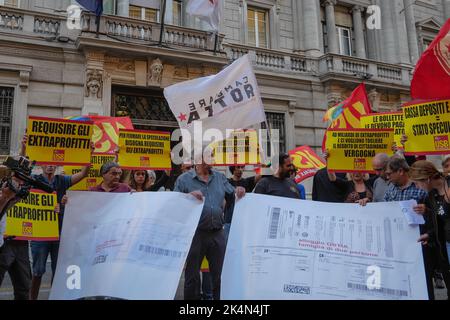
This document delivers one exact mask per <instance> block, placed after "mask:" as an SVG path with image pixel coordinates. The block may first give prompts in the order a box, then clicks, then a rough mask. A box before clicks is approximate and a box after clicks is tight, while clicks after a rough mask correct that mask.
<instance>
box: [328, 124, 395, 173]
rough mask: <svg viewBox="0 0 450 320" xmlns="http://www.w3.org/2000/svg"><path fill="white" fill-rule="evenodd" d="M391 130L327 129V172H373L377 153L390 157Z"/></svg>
mask: <svg viewBox="0 0 450 320" xmlns="http://www.w3.org/2000/svg"><path fill="white" fill-rule="evenodd" d="M393 143H394V130H393V129H331V130H330V129H329V130H328V131H327V141H326V149H327V150H328V153H329V158H328V163H327V166H328V170H330V171H333V172H374V171H373V168H372V158H373V157H374V156H375V155H376V154H377V153H386V154H388V155H392V154H393V151H392V145H393Z"/></svg>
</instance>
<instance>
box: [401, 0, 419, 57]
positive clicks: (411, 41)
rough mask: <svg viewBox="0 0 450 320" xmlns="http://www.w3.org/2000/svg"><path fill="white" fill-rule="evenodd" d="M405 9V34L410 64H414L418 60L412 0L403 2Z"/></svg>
mask: <svg viewBox="0 0 450 320" xmlns="http://www.w3.org/2000/svg"><path fill="white" fill-rule="evenodd" d="M403 5H404V8H405V20H406V34H407V37H408V47H409V56H410V59H411V63H412V64H415V63H416V62H417V59H419V47H418V44H417V31H416V21H415V18H414V6H413V0H403Z"/></svg>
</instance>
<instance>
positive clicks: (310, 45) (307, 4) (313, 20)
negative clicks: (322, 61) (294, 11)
mask: <svg viewBox="0 0 450 320" xmlns="http://www.w3.org/2000/svg"><path fill="white" fill-rule="evenodd" d="M302 4H303V8H299V9H301V10H302V14H303V19H302V21H303V28H302V29H303V39H304V49H305V51H306V52H307V53H309V54H310V55H312V56H320V55H321V52H320V37H321V33H320V32H319V25H318V24H317V21H320V11H319V10H318V7H317V3H316V1H315V0H303V1H302ZM299 5H300V4H299ZM299 17H300V15H299ZM333 18H334V15H333Z"/></svg>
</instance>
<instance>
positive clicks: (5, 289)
mask: <svg viewBox="0 0 450 320" xmlns="http://www.w3.org/2000/svg"><path fill="white" fill-rule="evenodd" d="M50 270H51V268H50V262H47V272H46V273H45V275H44V277H43V279H42V285H41V290H40V292H39V300H47V299H48V296H49V295H50V281H51V271H50ZM183 285H184V276H182V277H181V279H180V283H179V285H178V289H177V293H176V296H175V300H182V299H183ZM435 294H436V299H437V300H445V299H446V290H445V289H435ZM12 299H14V295H13V289H12V285H11V280H10V279H9V276H6V277H5V280H4V283H3V284H2V286H1V288H0V300H12Z"/></svg>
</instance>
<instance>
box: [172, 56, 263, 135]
mask: <svg viewBox="0 0 450 320" xmlns="http://www.w3.org/2000/svg"><path fill="white" fill-rule="evenodd" d="M164 96H165V97H166V100H167V102H168V104H169V107H170V109H171V110H172V112H173V114H174V115H175V117H176V118H177V121H178V124H179V126H180V128H181V129H186V130H187V131H188V132H189V133H190V135H191V137H192V136H194V124H195V123H198V122H200V123H201V125H202V126H201V128H202V130H203V132H205V131H206V130H208V129H216V130H219V131H220V132H222V134H223V137H225V138H226V137H227V130H232V129H246V128H249V127H251V126H252V125H255V124H258V125H259V124H260V123H261V122H265V121H266V116H265V113H264V107H263V104H262V101H261V96H260V92H259V89H258V85H257V81H256V77H255V74H254V73H253V69H252V67H251V64H250V60H249V59H248V56H247V55H245V56H243V57H241V58H240V59H238V60H236V61H234V62H233V63H232V64H231V65H230V66H228V67H227V68H225V69H223V70H222V71H220V72H219V73H218V74H216V75H212V76H208V77H202V78H198V79H194V80H189V81H185V82H181V83H178V84H175V85H172V86H170V87H167V88H165V89H164ZM185 138H189V140H190V137H185V136H184V135H183V141H184V140H185ZM194 140H195V139H194ZM197 142H198V141H195V143H197Z"/></svg>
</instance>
